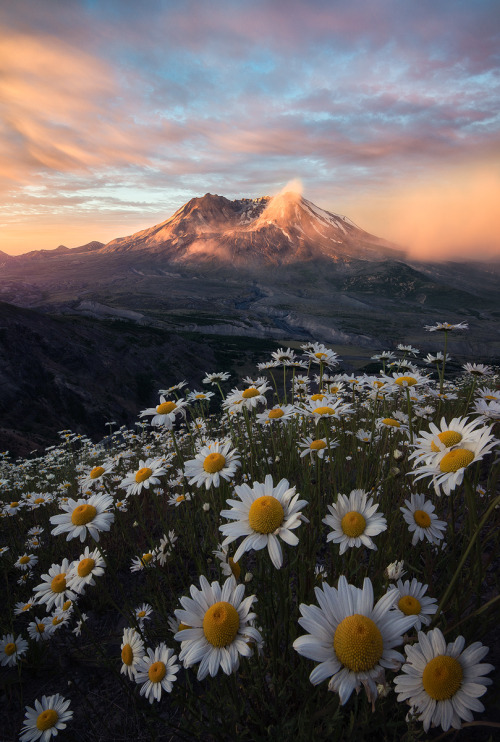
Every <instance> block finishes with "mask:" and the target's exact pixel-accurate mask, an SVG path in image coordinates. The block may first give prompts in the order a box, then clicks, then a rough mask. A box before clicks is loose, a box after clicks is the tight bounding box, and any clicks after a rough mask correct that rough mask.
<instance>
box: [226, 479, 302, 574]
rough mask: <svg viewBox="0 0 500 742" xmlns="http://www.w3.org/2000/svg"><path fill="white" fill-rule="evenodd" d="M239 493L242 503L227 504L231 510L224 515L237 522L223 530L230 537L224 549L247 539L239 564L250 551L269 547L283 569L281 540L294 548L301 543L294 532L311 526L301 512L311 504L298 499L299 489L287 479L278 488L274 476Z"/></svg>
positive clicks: (237, 490) (238, 553)
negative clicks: (290, 484) (241, 538)
mask: <svg viewBox="0 0 500 742" xmlns="http://www.w3.org/2000/svg"><path fill="white" fill-rule="evenodd" d="M235 493H236V494H237V495H238V497H239V498H240V500H227V504H228V505H230V506H231V510H222V511H221V516H222V517H223V518H230V519H231V520H234V521H236V523H224V524H223V525H222V526H219V530H220V531H221V532H222V533H223V534H224V536H225V537H226V538H225V539H224V541H223V542H222V546H223V547H225V546H227V545H228V544H230V543H232V542H233V541H235V540H236V539H237V538H239V537H240V536H244V537H245V538H244V539H243V541H242V542H241V544H240V545H239V546H238V548H237V549H236V553H235V555H234V560H235V561H236V562H238V561H239V560H240V558H241V557H242V556H243V554H244V553H245V552H246V551H250V550H251V549H255V551H258V550H259V549H263V548H264V547H265V546H267V548H268V551H269V556H270V557H271V561H272V563H273V564H274V566H275V567H276V569H279V568H280V567H281V565H282V563H283V554H282V551H281V545H280V542H279V540H278V536H279V537H280V538H281V539H282V540H283V541H285V542H286V543H287V544H289V545H290V546H296V545H297V544H298V543H299V539H298V538H297V536H296V535H295V534H294V533H292V530H293V529H295V528H298V527H299V526H300V524H301V522H302V521H306V522H308V521H307V519H306V518H305V517H304V516H303V515H302V513H301V512H299V510H300V508H301V507H304V505H308V502H307V501H306V500H299V499H298V498H299V495H298V494H295V487H289V484H288V480H287V479H282V480H281V481H280V482H278V484H277V485H276V487H274V486H273V478H272V476H271V475H270V474H267V475H266V478H265V481H264V482H263V483H260V482H254V483H253V487H252V488H250V487H249V486H248V484H242V485H240V486H238V487H236V488H235Z"/></svg>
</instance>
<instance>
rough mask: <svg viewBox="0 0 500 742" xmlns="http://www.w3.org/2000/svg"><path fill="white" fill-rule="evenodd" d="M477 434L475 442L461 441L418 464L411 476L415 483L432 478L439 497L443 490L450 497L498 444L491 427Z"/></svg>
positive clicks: (478, 431) (482, 429)
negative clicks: (467, 473) (466, 475)
mask: <svg viewBox="0 0 500 742" xmlns="http://www.w3.org/2000/svg"><path fill="white" fill-rule="evenodd" d="M476 434H477V437H476V438H475V440H468V441H466V442H464V441H460V442H459V444H458V445H457V446H453V447H452V448H447V449H445V450H444V451H441V452H439V453H436V454H435V456H434V457H433V458H432V459H426V457H424V462H423V464H422V465H419V463H420V462H417V466H416V467H415V468H414V470H413V471H412V472H409V474H411V475H412V476H414V477H415V481H418V480H419V479H423V478H425V477H432V482H433V485H434V490H435V492H436V494H438V495H439V494H440V491H441V490H442V491H443V492H444V493H445V494H446V495H449V494H450V493H451V492H452V491H453V490H454V489H456V487H458V486H459V485H460V484H462V481H463V478H464V474H465V471H466V470H467V468H468V467H469V466H471V465H472V464H475V463H476V461H480V460H481V459H482V458H483V457H484V456H486V454H488V453H490V451H491V450H492V449H493V448H495V446H496V445H497V444H498V441H497V439H496V438H495V436H494V435H493V434H492V433H491V427H490V428H481V429H479V430H477V431H476ZM421 460H422V459H421Z"/></svg>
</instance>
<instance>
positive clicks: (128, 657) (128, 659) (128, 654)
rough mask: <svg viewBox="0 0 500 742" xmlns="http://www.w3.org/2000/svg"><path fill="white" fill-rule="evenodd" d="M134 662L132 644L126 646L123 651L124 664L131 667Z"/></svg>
mask: <svg viewBox="0 0 500 742" xmlns="http://www.w3.org/2000/svg"><path fill="white" fill-rule="evenodd" d="M133 661H134V653H133V652H132V647H131V646H130V644H125V646H124V647H123V649H122V662H123V663H124V664H125V665H131V664H132V662H133Z"/></svg>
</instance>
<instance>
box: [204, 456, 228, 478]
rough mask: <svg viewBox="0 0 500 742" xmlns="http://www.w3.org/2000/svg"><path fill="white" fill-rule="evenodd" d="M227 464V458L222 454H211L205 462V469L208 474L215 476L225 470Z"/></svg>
mask: <svg viewBox="0 0 500 742" xmlns="http://www.w3.org/2000/svg"><path fill="white" fill-rule="evenodd" d="M225 463H226V459H225V457H224V456H223V455H222V454H221V453H209V454H208V456H206V457H205V460H204V462H203V468H204V469H205V471H206V472H207V473H208V474H215V472H217V471H220V470H221V469H223V468H224V466H225Z"/></svg>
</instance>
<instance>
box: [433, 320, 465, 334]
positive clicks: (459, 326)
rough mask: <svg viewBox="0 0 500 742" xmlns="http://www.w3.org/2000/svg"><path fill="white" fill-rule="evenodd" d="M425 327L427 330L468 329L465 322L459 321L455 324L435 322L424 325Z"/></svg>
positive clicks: (448, 330)
mask: <svg viewBox="0 0 500 742" xmlns="http://www.w3.org/2000/svg"><path fill="white" fill-rule="evenodd" d="M425 329H426V330H428V331H429V332H439V331H441V332H450V331H455V330H468V329H469V325H468V323H467V322H459V323H458V324H457V325H450V323H449V322H436V324H435V325H425Z"/></svg>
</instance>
